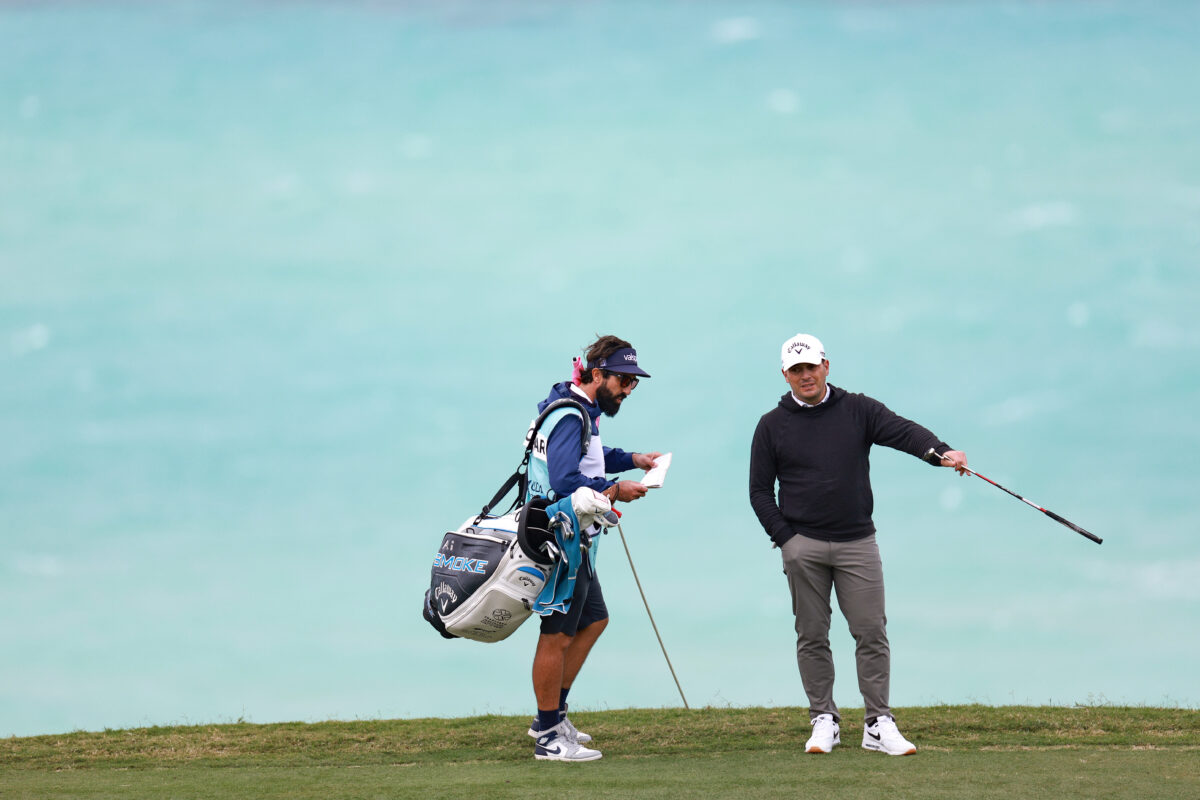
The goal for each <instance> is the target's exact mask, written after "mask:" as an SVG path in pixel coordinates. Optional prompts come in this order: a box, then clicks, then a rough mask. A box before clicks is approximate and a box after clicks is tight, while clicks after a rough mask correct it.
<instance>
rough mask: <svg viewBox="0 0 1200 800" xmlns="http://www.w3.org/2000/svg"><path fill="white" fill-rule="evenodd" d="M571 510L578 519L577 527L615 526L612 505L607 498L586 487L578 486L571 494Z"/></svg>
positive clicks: (615, 521)
mask: <svg viewBox="0 0 1200 800" xmlns="http://www.w3.org/2000/svg"><path fill="white" fill-rule="evenodd" d="M571 509H572V510H573V511H574V512H575V516H576V517H578V518H579V526H580V527H581V528H583V529H585V530H586V529H587V528H589V527H591V525H592V523H593V522H598V523H600V524H601V525H603V526H604V527H605V528H611V527H612V526H613V525H616V524H617V519H616V515H614V514H613V513H612V503H610V502H609V501H608V498H607V497H605V496H604V495H602V494H600V493H599V492H597V491H596V490H595V489H592V488H589V487H587V486H580V487H579V488H578V489H576V490H575V491H574V492H572V493H571Z"/></svg>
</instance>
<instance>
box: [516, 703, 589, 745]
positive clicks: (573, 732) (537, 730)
mask: <svg viewBox="0 0 1200 800" xmlns="http://www.w3.org/2000/svg"><path fill="white" fill-rule="evenodd" d="M562 722H563V723H564V724H565V725H566V726H567V736H568V737H570V739H571V741H573V742H579V743H580V744H587V743H588V742H590V741H591V740H592V737H591V735H590V734H586V733H584V732H583V731H581V730H579V729H578V728H576V727H575V726H574V725H573V724H572V723H571V718H570V717H568V716H567V712H566V709H563V718H562ZM525 732H526V733H528V734H529V735H530V736H532V737H533V738H534V739H536V738H538V737H539V736H541V735H542V721H541V720H540V719H538V718H537V717H534V718H533V722H531V723H529V730H527V731H525Z"/></svg>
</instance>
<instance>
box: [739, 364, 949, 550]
mask: <svg viewBox="0 0 1200 800" xmlns="http://www.w3.org/2000/svg"><path fill="white" fill-rule="evenodd" d="M829 390H830V391H829V399H828V400H826V401H825V402H824V403H822V404H821V405H819V406H813V407H812V408H804V407H803V406H801V405H800V404H799V403H797V402H796V401H795V399H794V398H793V397H792V396H791V394H790V393H788V394H785V395H784V396H783V397H781V398H780V400H779V405H778V406H776V407H775V408H773V409H771V410H770V411H768V412H767V413H766V414H764V415H763V417H762V419H760V420H759V421H758V427H757V428H756V429H755V431H754V443H753V445H752V446H751V448H750V505H751V506H753V507H754V513H755V514H757V515H758V521H759V522H761V523H762V526H763V528H764V529H766V531H767V533H768V534H769V535H770V537H771V540H772V541H774V542H775V544H777V545H780V546H782V545H783V543H784V542H786V541H787V540H788V539H790V538H792V537H793V536H795V535H796V534H797V533H800V534H803V535H805V536H808V537H810V538H813V539H821V540H823V541H834V542H848V541H852V540H854V539H862V538H864V537H866V536H870V535H871V534H872V533H874V532H875V524H874V523H873V522H872V521H871V512H872V511H873V510H874V506H875V500H874V497H873V496H872V494H871V474H870V473H871V465H870V462H869V461H868V458H867V457H868V454H869V452H870V450H871V445H873V444H880V445H884V446H885V447H891V448H894V449H896V450H901V451H903V452H905V453H909V454H911V455H914V456H917V457H918V458H922V457H924V456H925V454H926V453H927V452H929V448H931V447H932V448H933V449H934V452H936V453H937V454H938V455H941V454H942V453H944V452H946V451H947V450H949V449H951V448H950V447H949V446H948V445H946V443H945V442H941V441H939V440H938V438H937V436H935V435H934V434H933V433H931V432H930V431H928V430H926V429H925V428H923V427H921V426H920V425H918V424H917V423H915V422H913V421H912V420H908V419H905V418H904V417H901V416H899V415H898V414H894V413H892V412H891V411H890V410H889V409H888V408H887V406H885V405H884V404H883V403H881V402H879V401H878V400H875V399H873V398H870V397H867V396H866V395H864V394H851V393H850V392H847V391H846V390H844V389H839V388H837V387H836V386H833V385H830V387H829ZM930 463H937V464H940V463H941V462H940V460H939V459H937V458H936V457H934V458H933V459H932V460H931V461H930ZM776 481H778V482H779V501H778V503H776V500H775V482H776Z"/></svg>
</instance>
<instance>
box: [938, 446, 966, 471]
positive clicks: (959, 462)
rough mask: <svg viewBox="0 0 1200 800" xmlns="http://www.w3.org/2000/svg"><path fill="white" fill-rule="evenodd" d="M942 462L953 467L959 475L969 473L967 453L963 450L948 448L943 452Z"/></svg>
mask: <svg viewBox="0 0 1200 800" xmlns="http://www.w3.org/2000/svg"><path fill="white" fill-rule="evenodd" d="M942 463H943V464H945V465H946V466H947V467H953V468H954V470H955V471H956V472H957V473H958V474H959V475H966V474H967V454H966V453H964V452H962V451H961V450H947V451H946V452H945V453H942Z"/></svg>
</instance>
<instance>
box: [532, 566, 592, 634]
mask: <svg viewBox="0 0 1200 800" xmlns="http://www.w3.org/2000/svg"><path fill="white" fill-rule="evenodd" d="M585 573H587V574H585ZM577 575H578V577H577V578H576V579H575V593H574V594H573V595H571V608H570V609H569V610H568V611H567V612H566V613H565V614H560V613H558V612H557V611H556V612H554V613H553V614H549V615H547V616H545V617H542V633H565V634H566V635H567V636H574V635H575V634H576V633H577V632H579V631H581V630H583V629H584V628H586V627H587V626H588V625H591V624H592V623H593V622H599V621H600V620H603V619H608V606H606V605H604V592H602V591H600V579H599V578H598V577H596V575H595V574H594V572H593V570H590V569H587V568H586V567H582V566H581V567H580V569H579V572H578V573H577Z"/></svg>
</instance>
